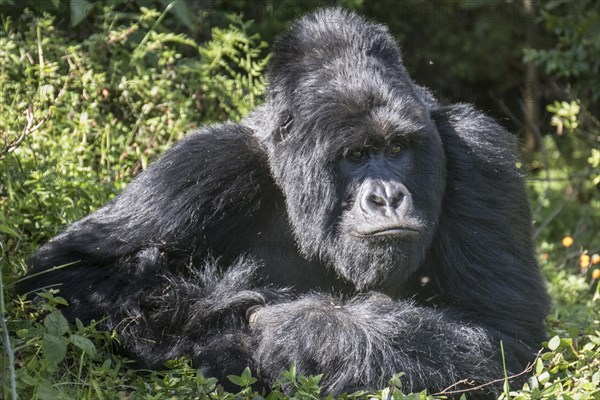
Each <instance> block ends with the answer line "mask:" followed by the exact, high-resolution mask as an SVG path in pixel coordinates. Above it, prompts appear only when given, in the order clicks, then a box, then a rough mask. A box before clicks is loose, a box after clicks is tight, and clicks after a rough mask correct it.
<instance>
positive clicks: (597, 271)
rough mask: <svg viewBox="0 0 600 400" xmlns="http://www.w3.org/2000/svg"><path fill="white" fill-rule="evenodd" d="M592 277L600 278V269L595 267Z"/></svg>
mask: <svg viewBox="0 0 600 400" xmlns="http://www.w3.org/2000/svg"><path fill="white" fill-rule="evenodd" d="M592 279H596V280H598V279H600V269H595V270H593V271H592Z"/></svg>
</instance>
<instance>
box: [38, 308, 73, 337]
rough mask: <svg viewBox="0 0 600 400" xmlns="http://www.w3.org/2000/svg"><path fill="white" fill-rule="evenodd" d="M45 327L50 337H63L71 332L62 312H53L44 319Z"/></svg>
mask: <svg viewBox="0 0 600 400" xmlns="http://www.w3.org/2000/svg"><path fill="white" fill-rule="evenodd" d="M44 327H45V328H46V331H47V332H48V333H49V334H50V335H56V336H61V335H64V334H65V333H67V332H68V331H69V323H68V322H67V319H66V318H65V317H64V316H63V315H62V313H61V312H60V311H53V312H52V313H50V314H48V315H47V316H46V318H44Z"/></svg>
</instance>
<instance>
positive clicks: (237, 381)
mask: <svg viewBox="0 0 600 400" xmlns="http://www.w3.org/2000/svg"><path fill="white" fill-rule="evenodd" d="M227 379H229V381H230V382H232V383H233V384H234V385H237V386H239V387H244V381H243V379H242V377H241V376H237V375H227Z"/></svg>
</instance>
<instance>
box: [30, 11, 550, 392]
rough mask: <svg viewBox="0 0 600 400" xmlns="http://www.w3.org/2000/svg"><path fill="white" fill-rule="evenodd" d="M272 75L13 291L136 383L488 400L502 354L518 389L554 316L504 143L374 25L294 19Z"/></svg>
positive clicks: (326, 15)
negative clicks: (102, 333) (133, 366)
mask: <svg viewBox="0 0 600 400" xmlns="http://www.w3.org/2000/svg"><path fill="white" fill-rule="evenodd" d="M268 78H269V88H268V91H267V98H266V102H265V104H264V105H263V106H261V107H259V108H258V109H256V110H255V111H254V112H253V113H252V114H251V115H250V116H248V117H247V118H246V119H245V120H244V121H243V122H242V123H241V124H232V123H226V124H222V125H215V126H211V127H207V128H204V129H202V130H200V131H199V132H197V133H194V134H192V135H190V136H189V137H188V138H187V139H185V140H183V141H181V142H180V143H178V144H177V145H175V146H174V147H173V148H172V149H171V150H170V151H168V152H167V153H166V154H164V155H163V156H162V157H161V158H160V159H159V160H157V161H156V162H155V163H154V164H153V165H151V166H150V168H148V169H147V170H146V171H145V172H143V173H142V174H140V175H139V176H138V177H137V178H136V179H134V180H133V182H132V183H131V184H130V185H129V186H128V187H127V188H126V189H125V190H124V192H123V193H121V194H120V195H119V196H117V197H116V198H115V199H114V200H113V201H111V202H109V203H108V204H107V205H106V206H104V207H103V208H101V209H99V210H98V211H96V212H95V213H93V214H91V215H90V216H88V217H86V218H84V219H82V220H80V221H78V222H75V223H74V224H72V225H71V226H69V227H68V228H67V229H66V230H65V231H64V232H63V233H61V234H60V235H58V236H57V237H55V238H54V239H52V240H51V241H50V242H48V243H47V244H46V245H45V246H43V247H42V248H41V249H40V250H39V251H38V252H37V253H36V254H34V255H33V257H32V259H31V265H32V270H31V272H32V273H33V274H35V275H31V278H30V279H27V280H25V281H24V282H25V284H24V285H23V287H22V288H21V290H22V291H30V290H34V289H36V288H41V287H48V286H54V285H56V286H57V287H58V288H60V290H61V295H62V296H65V297H66V298H67V299H68V301H69V304H70V306H69V307H68V308H66V309H65V313H66V315H67V316H68V317H69V318H70V319H74V318H80V319H82V320H84V321H90V320H92V319H96V320H98V319H101V318H103V317H104V316H106V317H107V318H106V320H105V321H106V322H105V323H104V326H105V328H106V329H111V330H116V331H117V332H118V333H119V334H120V337H121V343H122V345H123V350H124V351H125V352H126V353H127V354H129V355H130V356H131V357H132V358H134V359H136V360H137V361H138V362H139V363H140V364H142V365H145V366H148V367H159V366H160V365H161V364H162V363H163V362H164V361H166V360H168V359H170V358H174V357H179V356H183V355H189V356H190V357H191V359H192V362H193V364H194V366H196V367H197V368H199V369H201V370H202V371H203V372H204V373H205V374H208V375H212V376H216V377H219V378H222V377H224V376H226V375H228V374H232V373H239V372H241V370H242V369H243V368H244V367H246V366H250V367H251V368H253V370H254V371H255V373H256V375H257V376H258V378H259V379H260V381H261V383H263V384H270V383H272V382H273V381H274V380H275V379H276V378H277V377H278V375H279V374H280V373H281V372H282V371H283V370H284V369H286V368H288V367H289V366H290V365H291V364H292V363H296V365H297V368H298V371H299V372H300V373H303V374H319V373H323V374H324V377H323V380H322V383H323V385H324V387H325V389H326V390H327V391H328V392H330V393H340V392H345V391H349V390H354V389H376V388H380V387H383V386H385V384H386V382H387V380H388V379H389V378H390V376H391V375H392V374H394V373H397V372H401V371H402V372H405V375H404V377H403V379H404V387H405V388H406V389H407V390H411V391H413V390H422V389H428V390H430V391H431V392H440V391H442V390H444V389H445V388H447V387H450V386H452V385H454V384H455V383H457V382H459V381H461V382H463V383H461V384H460V385H458V386H453V387H452V389H451V390H452V391H453V392H456V391H460V390H470V389H471V388H474V387H478V388H477V389H476V390H474V391H472V393H471V396H472V397H478V398H488V397H493V396H494V395H496V394H497V393H498V392H499V391H500V389H501V385H500V384H498V383H491V384H488V383H490V382H494V381H495V382H498V380H500V381H501V378H502V377H503V376H504V372H503V368H502V362H501V356H500V342H501V341H502V342H503V345H504V351H505V357H506V362H507V367H508V370H509V374H517V373H520V372H521V371H523V369H524V368H525V367H526V365H527V363H528V362H530V361H531V360H532V359H533V358H534V355H535V352H536V350H537V349H538V346H539V345H540V342H541V340H543V338H544V319H545V316H546V314H547V312H548V297H547V295H546V291H545V288H544V285H543V281H542V279H541V277H540V272H539V268H538V266H537V265H536V262H535V258H534V252H533V244H532V239H531V217H530V214H529V208H528V204H527V200H526V194H525V190H524V185H523V181H522V178H521V176H520V173H519V171H518V170H517V168H516V166H515V165H516V161H517V160H516V156H515V143H514V140H513V138H512V136H511V135H510V134H509V133H507V132H506V131H505V130H504V129H503V128H501V127H500V126H499V125H498V124H496V123H495V122H494V121H493V120H491V119H490V118H488V117H486V116H485V115H483V114H481V113H480V112H478V111H476V110H474V109H473V108H471V107H470V106H468V105H461V104H459V105H451V106H441V105H439V104H438V103H437V102H436V100H435V99H434V98H433V96H432V95H431V94H430V93H429V92H428V91H427V90H426V89H424V88H422V87H420V86H418V85H416V84H415V83H414V82H413V81H412V80H411V79H410V78H409V76H408V74H407V72H406V70H405V69H404V67H403V66H402V59H401V54H400V50H399V48H398V46H397V44H396V43H395V42H394V40H393V39H392V37H391V35H390V34H389V33H388V31H387V29H386V28H385V27H383V26H381V25H378V24H375V23H371V22H368V21H366V20H365V19H364V18H362V17H360V16H357V15H355V14H352V13H349V12H346V11H343V10H340V9H326V10H321V11H318V12H316V13H314V14H311V15H308V16H306V17H304V18H302V19H300V20H299V21H297V22H296V23H295V24H294V25H293V26H292V27H291V29H290V30H289V31H288V32H287V33H285V34H284V35H283V36H282V37H281V38H280V39H279V40H278V42H277V44H276V45H275V48H274V56H273V59H272V61H271V64H270V70H269V73H268ZM65 264H70V265H69V266H67V267H63V268H55V267H58V266H61V265H65ZM41 271H48V273H44V274H38V273H39V272H41ZM453 392H450V394H452V393H453Z"/></svg>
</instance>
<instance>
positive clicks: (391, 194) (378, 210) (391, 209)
mask: <svg viewBox="0 0 600 400" xmlns="http://www.w3.org/2000/svg"><path fill="white" fill-rule="evenodd" d="M407 198H410V194H409V193H408V190H407V189H406V187H405V186H404V185H402V184H401V183H397V182H382V181H371V182H368V183H367V184H366V186H365V187H364V191H363V195H362V198H361V208H362V209H363V210H364V211H365V212H367V213H369V214H384V215H388V216H391V215H393V214H397V213H398V211H399V208H400V207H401V206H402V204H403V203H404V202H405V201H406V199H407Z"/></svg>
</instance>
